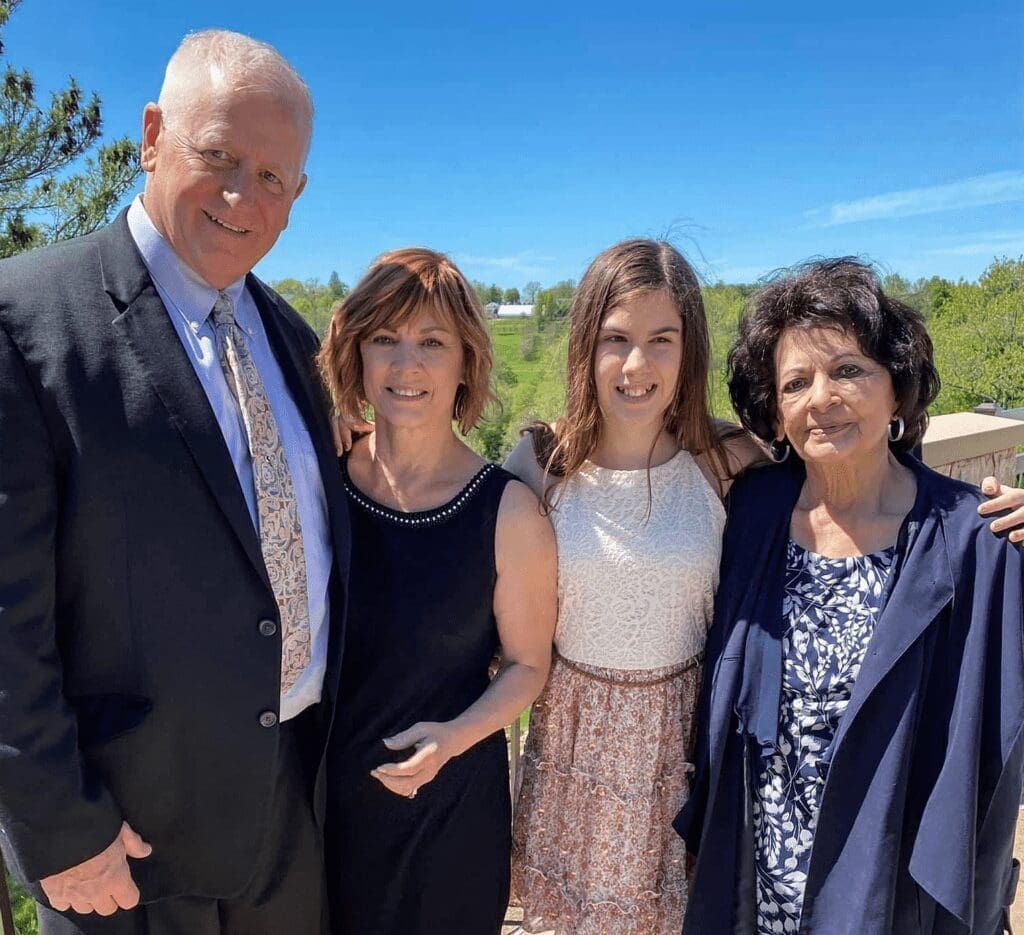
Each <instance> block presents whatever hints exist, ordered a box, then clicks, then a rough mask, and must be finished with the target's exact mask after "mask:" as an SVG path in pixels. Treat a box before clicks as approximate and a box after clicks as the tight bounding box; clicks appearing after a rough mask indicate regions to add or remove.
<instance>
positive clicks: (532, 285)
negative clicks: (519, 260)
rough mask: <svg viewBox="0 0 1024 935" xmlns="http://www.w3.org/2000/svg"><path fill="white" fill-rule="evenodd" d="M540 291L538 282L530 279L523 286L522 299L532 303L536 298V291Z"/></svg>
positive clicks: (529, 303)
mask: <svg viewBox="0 0 1024 935" xmlns="http://www.w3.org/2000/svg"><path fill="white" fill-rule="evenodd" d="M538 292H540V283H539V282H534V281H533V280H531V281H530V282H528V283H527V284H526V285H525V286H523V301H524V302H525V303H526V304H527V305H533V303H534V302H535V301H536V300H537V293H538Z"/></svg>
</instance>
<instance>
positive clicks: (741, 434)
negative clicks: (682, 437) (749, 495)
mask: <svg viewBox="0 0 1024 935" xmlns="http://www.w3.org/2000/svg"><path fill="white" fill-rule="evenodd" d="M714 427H715V429H716V430H717V431H718V437H719V438H720V439H721V441H722V448H723V449H724V450H725V457H726V459H727V461H728V464H727V471H726V475H725V476H724V477H722V476H720V475H721V469H720V465H719V464H718V463H717V461H715V460H713V459H711V458H709V457H708V455H707V453H706V452H704V453H701V454H699V455H697V457H696V458H695V459H694V461H696V463H697V467H699V468H700V469H701V471H702V472H703V474H704V476H705V477H706V478H707V482H708V483H709V484H710V485H711V488H712V490H715V491H718V493H719V495H720V496H721V497H722V498H724V497H725V495H726V494H727V493H728V492H729V488H730V487H731V486H732V482H733V481H734V480H735V479H736V478H737V477H739V475H740V474H742V473H743V472H744V471H746V470H748V469H749V468H752V467H761V466H762V465H765V464H769V463H770V462H769V461H768V457H767V455H766V454H765V452H764V449H763V448H762V447H761V446H760V445H759V444H758V443H757V441H756V440H755V439H754V437H753V436H752V435H749V434H748V433H747V432H746V431H745V430H744V429H742V428H741V427H740V426H738V425H736V423H734V422H726V421H724V420H723V419H715V420H714Z"/></svg>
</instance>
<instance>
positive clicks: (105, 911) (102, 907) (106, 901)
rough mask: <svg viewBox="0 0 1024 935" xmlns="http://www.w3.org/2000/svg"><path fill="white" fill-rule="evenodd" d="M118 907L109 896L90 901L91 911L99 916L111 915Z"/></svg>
mask: <svg viewBox="0 0 1024 935" xmlns="http://www.w3.org/2000/svg"><path fill="white" fill-rule="evenodd" d="M119 908H121V907H120V906H118V904H117V903H116V902H114V900H113V897H111V896H103V897H101V898H99V899H94V900H93V902H92V909H93V912H95V913H96V914H97V915H101V916H112V915H113V914H114V913H115V912H117V910H118V909H119Z"/></svg>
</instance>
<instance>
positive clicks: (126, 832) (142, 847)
mask: <svg viewBox="0 0 1024 935" xmlns="http://www.w3.org/2000/svg"><path fill="white" fill-rule="evenodd" d="M121 843H122V844H123V845H124V852H125V854H127V855H128V856H129V857H134V858H136V859H139V858H142V857H148V856H149V855H150V854H152V853H153V847H152V845H151V844H149V843H148V842H146V841H144V840H143V839H142V836H141V835H140V834H139V833H138V832H137V831H136V830H135V829H134V828H132V826H131V825H130V824H128V822H125V823H124V824H123V825H121Z"/></svg>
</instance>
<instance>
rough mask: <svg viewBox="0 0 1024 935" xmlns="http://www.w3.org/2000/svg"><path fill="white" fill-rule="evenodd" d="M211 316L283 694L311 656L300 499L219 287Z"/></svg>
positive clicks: (253, 369) (270, 414)
mask: <svg viewBox="0 0 1024 935" xmlns="http://www.w3.org/2000/svg"><path fill="white" fill-rule="evenodd" d="M212 317H213V324H214V328H215V331H216V334H217V349H218V351H219V353H220V365H221V367H222V368H223V370H224V377H225V378H226V379H227V382H228V386H229V387H231V392H232V394H233V395H234V397H235V399H236V400H237V402H238V405H239V409H240V410H241V412H242V422H243V423H244V425H245V433H246V435H247V436H248V438H249V455H250V457H251V458H252V475H253V481H254V484H255V487H256V512H257V515H258V516H259V534H260V549H261V551H262V552H263V562H264V564H265V565H266V567H267V575H268V576H269V577H270V586H271V587H272V588H273V589H274V598H275V600H276V601H277V607H278V610H279V611H280V614H281V694H287V693H288V690H289V689H290V688H291V687H292V686H293V685H294V684H295V682H296V681H297V680H298V678H299V676H300V675H301V674H302V672H303V670H304V669H305V668H306V666H308V665H309V659H310V644H309V603H308V600H307V594H306V555H305V551H304V550H303V547H302V527H301V525H300V524H299V508H298V502H297V501H296V499H295V489H294V487H293V486H292V475H291V473H290V472H289V470H288V461H287V460H286V459H285V454H284V448H283V447H282V445H281V436H280V435H279V434H278V431H277V423H276V422H275V421H274V413H273V412H272V411H271V409H270V403H269V402H268V400H267V392H266V390H265V389H264V388H263V382H262V381H261V380H260V375H259V372H258V371H257V370H256V365H255V364H254V363H253V359H252V357H251V356H250V355H249V349H248V347H247V346H246V343H245V340H244V339H243V336H242V329H241V328H239V327H238V323H237V322H236V321H235V311H234V309H233V308H232V305H231V299H230V298H229V297H228V296H227V295H226V294H225V293H223V292H221V293H220V294H219V295H218V296H217V301H216V302H215V303H214V306H213V312H212Z"/></svg>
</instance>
